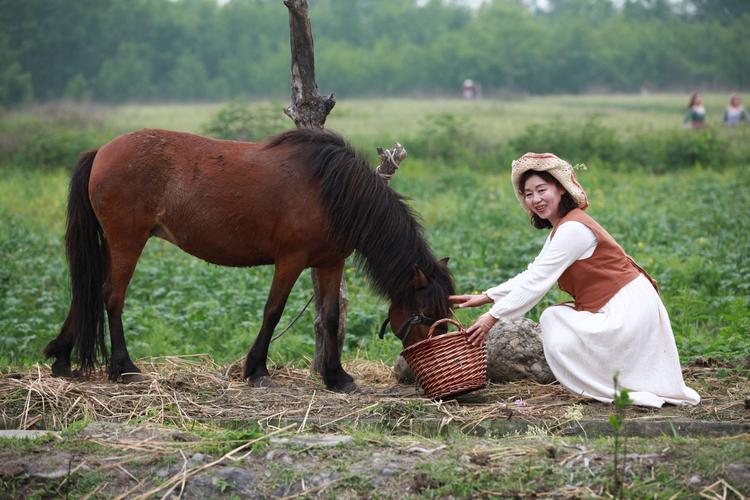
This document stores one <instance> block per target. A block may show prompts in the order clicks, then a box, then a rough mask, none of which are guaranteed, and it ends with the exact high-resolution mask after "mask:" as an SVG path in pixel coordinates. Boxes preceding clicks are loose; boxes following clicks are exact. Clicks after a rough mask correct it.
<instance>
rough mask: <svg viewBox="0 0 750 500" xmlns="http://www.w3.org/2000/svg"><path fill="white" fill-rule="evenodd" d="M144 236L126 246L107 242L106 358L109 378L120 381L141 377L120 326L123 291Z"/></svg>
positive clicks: (128, 280)
mask: <svg viewBox="0 0 750 500" xmlns="http://www.w3.org/2000/svg"><path fill="white" fill-rule="evenodd" d="M146 240H147V237H144V238H143V239H142V241H139V242H132V241H131V242H130V243H129V244H128V245H118V244H115V246H113V245H112V243H110V248H109V265H108V273H107V279H106V282H105V285H104V300H105V305H106V308H107V318H108V320H109V339H110V343H111V347H112V354H111V357H110V360H109V378H110V380H120V379H122V381H123V382H125V383H129V382H138V381H140V380H143V375H141V371H140V370H139V369H138V367H137V366H135V364H134V363H133V361H132V360H131V359H130V354H128V348H127V346H126V344H125V333H124V331H123V327H122V311H123V308H124V307H125V293H126V292H127V289H128V284H129V283H130V279H131V278H132V277H133V272H134V271H135V265H136V263H137V262H138V258H139V257H140V255H141V252H142V251H143V247H144V246H145V244H146Z"/></svg>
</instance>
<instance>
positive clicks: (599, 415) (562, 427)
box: [0, 356, 750, 498]
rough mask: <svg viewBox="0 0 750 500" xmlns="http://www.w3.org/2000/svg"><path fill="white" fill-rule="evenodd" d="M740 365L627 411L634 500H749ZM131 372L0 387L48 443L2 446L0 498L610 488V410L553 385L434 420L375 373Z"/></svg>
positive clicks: (515, 386)
mask: <svg viewBox="0 0 750 500" xmlns="http://www.w3.org/2000/svg"><path fill="white" fill-rule="evenodd" d="M745 363H746V364H742V365H729V364H728V363H724V362H719V361H715V360H698V361H697V362H695V363H693V364H691V365H689V366H686V367H685V369H684V375H685V379H686V383H687V384H688V385H689V386H691V387H693V388H695V389H696V390H697V391H698V392H699V393H700V394H701V396H702V398H703V401H702V403H701V405H699V406H697V407H674V406H669V407H665V408H663V409H659V410H657V409H647V408H639V407H630V408H628V409H627V411H626V414H625V420H626V425H625V432H624V434H625V435H628V436H630V437H629V438H628V441H627V442H628V448H627V450H626V452H625V454H624V460H623V459H621V463H625V464H626V468H625V469H624V470H623V472H622V474H621V476H622V483H623V484H624V485H625V487H626V488H628V492H629V494H630V495H631V496H640V495H641V494H643V495H646V494H647V495H648V496H653V495H652V494H651V492H655V493H657V494H658V496H661V495H662V494H664V495H665V497H667V498H668V497H670V496H671V495H672V494H678V496H686V497H696V498H698V497H707V498H742V495H748V494H750V461H749V460H748V457H750V384H749V383H748V377H747V374H748V373H749V371H750V360H746V362H745ZM140 366H141V367H142V368H143V369H144V374H145V375H146V380H145V381H143V382H139V383H136V384H129V385H123V384H113V383H109V382H107V381H106V379H105V378H104V376H103V374H97V375H96V376H94V377H92V378H90V379H87V380H64V379H56V378H51V377H49V371H48V369H46V368H45V367H35V368H32V369H27V370H23V371H14V372H7V371H6V372H5V373H3V374H0V403H1V407H2V410H0V427H3V428H5V429H28V430H34V429H36V430H49V431H52V432H51V433H50V434H47V435H45V436H43V437H41V438H37V439H33V440H27V439H0V463H3V464H4V466H3V467H2V469H0V492H2V493H5V494H4V495H3V496H10V497H18V498H25V497H28V496H39V497H55V496H72V497H81V498H84V497H86V498H90V497H101V498H104V497H107V498H112V497H118V496H120V497H122V498H131V497H135V498H148V497H151V496H154V497H165V496H166V497H170V496H172V497H180V496H181V497H183V498H198V497H204V498H222V497H227V498H229V497H239V498H267V497H295V496H304V497H328V496H336V497H343V498H355V497H363V496H364V497H368V496H382V497H409V496H414V497H422V496H428V497H467V496H479V497H482V496H484V497H497V496H501V497H536V498H543V497H555V498H571V497H579V498H591V497H598V496H607V495H609V494H611V493H612V491H613V488H614V487H616V483H617V481H616V475H615V474H614V472H613V469H612V467H613V465H612V461H613V457H614V455H615V454H614V452H613V438H612V435H613V430H612V427H611V425H610V424H609V420H608V419H609V417H610V416H611V415H612V414H613V407H612V405H607V404H602V403H597V402H591V401H587V400H583V399H581V398H577V397H575V396H572V395H570V394H569V393H567V391H565V390H564V389H563V388H561V387H560V386H559V385H557V384H550V385H540V384H534V383H529V382H515V383H510V384H502V385H500V384H493V385H490V386H489V387H487V388H486V389H483V390H480V391H476V392H474V393H471V394H467V395H464V396H461V397H459V398H458V399H455V400H450V401H437V402H436V401H431V400H429V399H426V398H424V397H423V396H422V394H421V391H420V390H419V388H418V387H417V386H404V385H399V384H397V383H396V382H395V379H394V377H393V374H392V372H391V370H390V367H388V366H386V365H384V364H382V363H374V362H363V361H356V362H352V363H350V364H348V365H347V370H348V371H349V372H350V373H352V374H353V375H354V377H355V379H356V380H357V382H358V384H359V385H360V388H361V391H360V392H359V393H355V394H338V393H332V392H330V391H327V390H325V388H324V386H323V384H322V382H321V381H320V379H319V378H318V377H315V376H311V375H310V374H309V371H307V370H299V369H293V368H289V367H276V368H274V369H272V373H271V375H272V378H273V380H274V382H275V384H276V386H275V387H272V388H254V387H249V386H248V385H247V384H246V383H244V382H243V381H242V380H241V379H240V377H239V372H238V370H237V366H236V365H230V366H220V365H217V364H215V363H213V362H212V361H211V360H210V359H208V358H206V357H202V356H193V357H169V358H158V359H151V360H141V361H140ZM712 495H713V496H712Z"/></svg>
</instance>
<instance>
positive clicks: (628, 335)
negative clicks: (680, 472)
mask: <svg viewBox="0 0 750 500" xmlns="http://www.w3.org/2000/svg"><path fill="white" fill-rule="evenodd" d="M511 179H512V181H513V187H514V188H515V192H516V196H517V197H518V200H519V201H520V202H521V204H522V205H523V207H524V208H525V209H526V211H527V212H528V213H529V214H530V215H531V221H532V224H533V225H534V227H536V228H539V229H541V228H545V227H549V228H552V231H551V233H550V235H549V236H548V237H547V240H546V242H545V244H544V247H543V248H542V251H541V252H540V253H539V255H538V256H537V257H536V259H535V260H534V262H532V263H531V264H529V266H528V269H527V270H526V271H524V272H522V273H520V274H518V275H517V276H516V277H514V278H511V279H510V280H508V281H506V282H505V283H503V284H501V285H499V286H496V287H494V288H490V289H489V290H487V291H485V292H484V293H482V294H479V295H454V296H451V301H452V302H453V303H454V304H457V305H458V306H459V307H461V308H464V307H476V306H481V305H484V304H494V305H493V306H492V307H491V308H490V310H489V311H488V312H486V313H484V314H482V315H481V316H480V317H479V318H478V319H477V320H476V322H475V323H474V324H472V325H471V326H470V327H469V328H468V329H467V332H468V334H469V341H470V342H472V343H473V344H475V345H481V344H482V343H483V342H484V341H485V339H486V336H487V333H488V332H489V330H490V328H492V326H493V325H494V324H495V323H496V322H497V321H499V320H511V319H514V318H518V317H520V316H522V315H523V314H524V313H526V312H527V311H528V310H529V309H531V308H532V307H533V306H534V305H535V304H536V303H537V302H539V300H541V298H542V297H543V296H544V295H545V293H546V292H547V291H548V290H549V289H550V288H551V287H552V285H553V284H554V283H555V281H557V282H558V284H559V286H560V288H562V289H563V290H565V291H567V292H568V293H570V294H571V295H572V296H573V298H574V299H575V302H574V303H566V304H560V305H556V306H552V307H549V308H547V309H546V310H545V311H544V313H543V314H542V316H541V318H540V321H539V322H540V326H541V330H542V342H543V346H544V355H545V358H546V359H547V362H548V364H549V366H550V368H551V369H552V372H553V373H554V374H555V377H557V380H558V381H559V382H560V383H561V384H562V385H563V386H565V387H566V388H568V389H569V390H571V391H572V392H574V393H576V394H579V395H582V396H586V397H590V398H593V399H596V400H599V401H603V402H611V401H612V396H613V394H614V387H613V379H612V377H613V375H614V374H615V373H616V372H619V381H620V385H621V386H622V387H626V388H628V389H629V390H630V398H631V400H632V401H633V402H634V403H635V404H637V405H643V406H653V407H661V406H662V405H663V404H664V403H671V404H677V405H680V404H692V405H695V404H698V403H699V402H700V397H699V396H698V394H697V393H696V392H695V391H694V390H692V389H690V388H689V387H686V386H685V383H684V381H683V379H682V372H681V369H680V360H679V357H678V355H677V348H676V346H675V341H674V336H673V335H672V327H671V325H670V323H669V316H668V315H667V311H666V310H665V308H664V305H663V304H662V302H661V299H660V298H659V295H658V292H657V290H656V283H655V282H654V281H653V280H652V279H651V278H650V276H648V274H646V272H645V271H643V270H642V269H641V268H640V267H638V265H637V264H636V263H635V262H634V261H633V260H632V259H631V258H630V257H629V256H628V255H627V254H625V252H624V251H623V249H622V247H620V245H618V244H617V242H616V241H615V240H614V239H613V238H612V236H610V235H609V233H607V232H606V231H605V230H604V229H603V228H602V227H601V226H600V225H599V224H598V223H597V222H596V221H595V220H594V219H592V218H591V217H590V216H589V215H587V214H586V212H584V210H585V209H586V208H587V207H588V201H587V198H586V192H585V191H584V190H583V188H582V187H581V185H580V184H579V183H578V181H577V180H576V176H575V173H574V172H573V169H572V167H571V166H570V164H569V163H567V162H566V161H564V160H561V159H560V158H558V157H557V156H555V155H553V154H550V153H545V154H536V153H527V154H525V155H524V156H522V157H521V158H519V159H518V160H516V161H514V162H513V167H512V174H511Z"/></svg>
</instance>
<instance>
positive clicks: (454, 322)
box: [427, 318, 464, 339]
mask: <svg viewBox="0 0 750 500" xmlns="http://www.w3.org/2000/svg"><path fill="white" fill-rule="evenodd" d="M445 323H451V324H452V325H454V326H456V327H457V328H458V329H459V331H463V330H464V325H462V324H461V322H460V321H457V320H455V319H452V318H443V319H439V320H437V321H435V322H434V323H433V324H432V325H431V326H430V331H429V332H427V338H428V339H431V338H432V334H433V333H435V328H436V327H437V326H438V325H442V324H445Z"/></svg>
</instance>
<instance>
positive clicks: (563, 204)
mask: <svg viewBox="0 0 750 500" xmlns="http://www.w3.org/2000/svg"><path fill="white" fill-rule="evenodd" d="M532 175H538V176H539V177H541V178H542V179H544V180H545V181H547V182H553V183H554V184H555V185H556V186H557V187H559V188H560V189H562V191H563V194H562V197H561V198H560V204H559V205H558V206H557V215H558V216H560V217H565V216H566V215H568V212H570V211H571V210H573V209H574V208H578V203H576V201H575V200H574V199H573V197H572V196H570V193H568V192H567V191H566V190H565V188H564V187H563V186H562V184H560V181H558V180H557V179H555V176H554V175H552V174H550V173H549V172H540V171H537V170H527V171H526V172H524V173H523V174H521V181H520V182H519V183H518V186H519V192H520V193H521V197H523V196H524V187H525V186H526V181H527V180H529V177H531V176H532ZM531 225H532V226H534V227H535V228H537V229H544V228H546V227H552V223H551V222H550V221H548V220H547V219H542V218H541V217H539V216H538V215H537V214H532V215H531Z"/></svg>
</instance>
